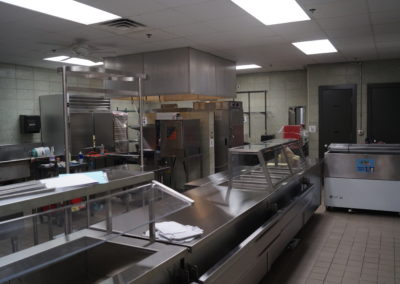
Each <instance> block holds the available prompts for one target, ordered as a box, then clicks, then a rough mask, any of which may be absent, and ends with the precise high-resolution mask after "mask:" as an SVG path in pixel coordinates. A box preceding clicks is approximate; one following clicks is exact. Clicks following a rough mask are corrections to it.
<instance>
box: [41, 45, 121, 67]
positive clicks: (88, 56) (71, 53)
mask: <svg viewBox="0 0 400 284" xmlns="http://www.w3.org/2000/svg"><path fill="white" fill-rule="evenodd" d="M42 44H46V45H52V46H55V45H58V46H59V48H57V47H56V48H53V49H51V50H50V52H48V53H47V57H46V58H44V59H45V60H48V61H56V62H62V63H70V64H78V65H87V66H95V65H102V64H103V57H105V56H111V55H113V54H115V51H114V50H106V48H109V47H107V46H106V47H95V46H93V45H90V44H88V43H87V41H86V40H83V39H78V40H76V41H75V42H74V43H73V44H70V45H67V46H65V45H63V44H54V43H42ZM80 63H82V64H80Z"/></svg>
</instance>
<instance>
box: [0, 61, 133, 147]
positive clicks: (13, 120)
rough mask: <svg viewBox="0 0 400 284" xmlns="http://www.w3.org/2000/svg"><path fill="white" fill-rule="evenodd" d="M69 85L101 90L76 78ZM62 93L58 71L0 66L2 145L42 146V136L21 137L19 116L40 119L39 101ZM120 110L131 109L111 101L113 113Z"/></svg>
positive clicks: (98, 83) (93, 82) (124, 103)
mask: <svg viewBox="0 0 400 284" xmlns="http://www.w3.org/2000/svg"><path fill="white" fill-rule="evenodd" d="M68 84H69V85H71V86H81V87H89V86H91V87H101V86H102V82H101V81H97V80H88V79H85V78H74V77H69V78H68ZM61 91H62V84H61V75H60V74H58V73H57V72H56V71H55V70H52V69H45V68H36V67H28V66H20V65H13V64H3V63H0V144H18V143H30V142H40V141H41V138H40V133H37V134H21V133H20V130H19V115H20V114H25V115H39V114H40V110H39V97H40V96H42V95H49V94H61ZM117 106H118V107H120V108H122V109H125V108H127V109H131V108H132V107H131V102H130V101H119V100H118V101H117V100H112V109H113V110H115V109H116V107H117ZM130 120H132V121H134V120H135V115H133V114H132V115H130ZM136 120H137V118H136ZM135 124H137V123H135ZM132 135H133V134H132Z"/></svg>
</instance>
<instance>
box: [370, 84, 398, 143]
mask: <svg viewBox="0 0 400 284" xmlns="http://www.w3.org/2000/svg"><path fill="white" fill-rule="evenodd" d="M399 105H400V83H388V84H370V85H368V116H367V117H368V124H367V125H368V133H367V134H368V137H369V138H372V139H375V140H377V141H383V142H385V143H400V132H399V131H397V129H398V126H399V124H400V116H399V110H398V106H399Z"/></svg>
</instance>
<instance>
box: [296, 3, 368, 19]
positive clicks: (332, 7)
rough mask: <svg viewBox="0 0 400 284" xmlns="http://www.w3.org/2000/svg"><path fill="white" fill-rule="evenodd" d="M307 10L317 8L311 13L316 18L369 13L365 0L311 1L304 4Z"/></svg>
mask: <svg viewBox="0 0 400 284" xmlns="http://www.w3.org/2000/svg"><path fill="white" fill-rule="evenodd" d="M302 6H303V7H304V8H305V9H306V11H307V10H309V9H316V10H315V12H314V13H311V14H310V12H309V15H310V16H311V17H312V18H314V19H321V18H332V17H343V16H352V15H358V14H366V13H368V9H367V5H366V2H365V0H347V1H319V2H318V3H315V2H309V3H303V5H302Z"/></svg>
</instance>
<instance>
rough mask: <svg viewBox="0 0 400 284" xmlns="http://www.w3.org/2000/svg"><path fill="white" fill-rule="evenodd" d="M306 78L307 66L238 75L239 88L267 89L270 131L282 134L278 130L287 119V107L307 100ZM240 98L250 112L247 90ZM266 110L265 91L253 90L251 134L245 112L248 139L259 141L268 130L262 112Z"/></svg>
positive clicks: (268, 127) (298, 104)
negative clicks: (281, 70)
mask: <svg viewBox="0 0 400 284" xmlns="http://www.w3.org/2000/svg"><path fill="white" fill-rule="evenodd" d="M306 79H307V73H306V71H305V70H297V71H286V72H270V73H255V74H245V75H239V76H238V77H237V91H239V92H240V91H259V90H267V134H277V135H279V133H278V132H279V130H280V129H281V128H282V126H283V125H285V124H287V123H288V108H289V107H290V106H305V105H306V104H307V80H306ZM237 98H238V100H241V101H243V108H244V111H245V112H247V111H248V98H247V94H239V95H238V97H237ZM264 110H265V103H264V94H262V93H251V95H250V111H251V120H250V122H251V136H250V137H248V133H249V132H248V126H249V120H248V116H247V115H246V117H247V119H246V120H245V141H249V142H259V141H260V136H261V135H262V134H265V116H264V114H262V113H260V112H263V111H264Z"/></svg>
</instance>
